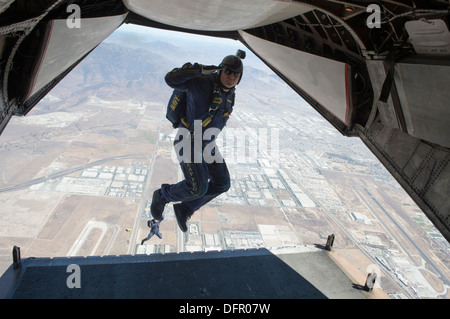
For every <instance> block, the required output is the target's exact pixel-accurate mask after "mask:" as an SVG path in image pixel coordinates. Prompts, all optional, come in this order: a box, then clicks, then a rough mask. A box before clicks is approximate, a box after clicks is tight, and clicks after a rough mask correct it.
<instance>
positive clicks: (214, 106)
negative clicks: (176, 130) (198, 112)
mask: <svg viewBox="0 0 450 319" xmlns="http://www.w3.org/2000/svg"><path fill="white" fill-rule="evenodd" d="M222 102H223V100H222V97H221V96H220V88H219V86H218V84H217V83H216V82H214V91H213V98H212V101H211V106H210V107H209V110H208V112H206V113H205V114H203V115H202V116H201V117H200V119H201V120H202V126H203V127H206V126H208V125H209V123H211V120H212V118H213V117H214V116H217V115H222V116H223V117H227V116H229V115H230V114H231V112H232V109H231V110H230V111H229V110H226V109H219V105H220V104H222ZM231 102H232V101H231V100H229V99H227V101H226V103H230V104H231ZM225 105H226V104H225ZM181 123H183V125H184V126H185V127H186V128H189V126H190V125H191V123H189V122H188V121H186V117H182V118H181Z"/></svg>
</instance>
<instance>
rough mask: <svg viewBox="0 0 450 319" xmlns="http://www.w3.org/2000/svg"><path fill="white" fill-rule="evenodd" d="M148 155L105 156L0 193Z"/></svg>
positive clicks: (7, 188) (3, 189) (8, 188)
mask: <svg viewBox="0 0 450 319" xmlns="http://www.w3.org/2000/svg"><path fill="white" fill-rule="evenodd" d="M147 157H148V155H147V154H128V155H120V156H113V157H108V158H104V159H101V160H98V161H95V162H92V163H89V164H85V165H82V166H78V167H75V168H70V169H68V170H64V171H61V172H57V173H53V174H50V175H45V176H42V177H39V178H36V179H32V180H30V181H27V182H24V183H20V184H16V185H13V186H9V187H5V188H1V189H0V193H5V192H11V191H15V190H18V189H24V188H28V187H30V186H32V185H36V184H40V183H43V182H45V181H47V180H50V179H57V178H61V177H63V176H66V175H69V174H72V173H75V172H78V171H82V170H85V169H87V168H89V167H92V166H96V165H100V164H103V163H106V162H111V161H116V160H120V159H126V158H136V159H137V158H145V159H146V158H147Z"/></svg>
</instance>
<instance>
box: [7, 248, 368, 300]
mask: <svg viewBox="0 0 450 319" xmlns="http://www.w3.org/2000/svg"><path fill="white" fill-rule="evenodd" d="M69 265H72V266H69ZM73 265H77V266H73ZM71 267H72V268H71ZM73 267H78V268H77V270H74V268H73ZM73 276H78V278H76V279H74V277H73ZM77 280H78V286H79V288H78V287H76V281H77ZM71 285H72V286H74V285H75V287H72V288H70V287H69V286H71ZM362 285H364V282H362V283H360V282H358V283H355V282H353V281H352V280H351V279H350V278H349V277H348V276H347V275H346V274H345V273H344V272H343V271H342V270H341V269H340V268H339V267H338V265H337V264H336V263H335V262H334V261H333V259H332V258H331V257H330V252H328V251H326V250H324V249H320V248H318V247H315V246H300V247H295V248H284V249H276V250H272V251H270V250H268V249H265V248H264V249H263V248H261V249H249V250H225V251H209V252H194V253H168V254H151V255H121V256H103V257H99V256H98V257H96V256H92V257H58V258H24V259H22V260H21V261H20V266H19V267H18V269H14V267H13V265H11V267H10V268H9V269H8V270H7V271H6V272H5V273H4V274H3V276H2V277H1V278H0V296H1V297H2V298H12V299H20V298H84V299H91V298H150V299H155V298H167V299H172V298H175V299H202V298H205V299H206V298H212V299H293V298H299V299H311V298H313V299H327V298H329V299H364V298H369V297H372V296H370V295H371V294H372V293H374V292H375V290H374V291H372V293H367V292H365V291H364V290H362Z"/></svg>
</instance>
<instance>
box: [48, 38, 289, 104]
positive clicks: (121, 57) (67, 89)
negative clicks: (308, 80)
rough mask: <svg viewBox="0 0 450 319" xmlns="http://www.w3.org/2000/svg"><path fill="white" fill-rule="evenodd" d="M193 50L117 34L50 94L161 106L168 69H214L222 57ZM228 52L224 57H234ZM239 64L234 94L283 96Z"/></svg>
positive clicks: (275, 81)
mask: <svg viewBox="0 0 450 319" xmlns="http://www.w3.org/2000/svg"><path fill="white" fill-rule="evenodd" d="M192 45H193V44H192V43H191V46H192ZM195 48H196V49H195ZM195 48H192V47H189V45H183V43H180V46H177V45H174V44H173V43H168V42H165V41H163V40H156V41H148V39H145V38H143V37H142V36H139V35H136V34H132V33H127V32H120V30H119V31H116V33H114V34H113V35H112V36H111V37H110V38H108V39H107V40H106V41H105V42H103V43H102V44H100V45H99V46H98V47H97V48H96V49H95V50H94V51H93V52H91V54H89V56H88V57H86V58H85V59H84V60H83V61H82V62H81V63H80V64H79V65H78V66H77V67H76V68H75V69H74V70H73V71H72V72H71V73H69V74H68V75H67V76H66V78H64V79H63V80H62V81H61V82H60V83H59V84H58V86H57V87H56V88H55V89H54V90H53V92H52V93H51V94H53V95H56V96H58V97H60V98H62V99H68V98H70V99H71V100H76V99H84V98H86V97H88V96H94V95H95V96H97V97H99V98H101V99H105V100H126V99H138V100H149V101H154V102H162V103H165V102H166V101H167V100H168V98H169V96H170V92H171V88H170V87H168V86H167V84H166V83H165V81H164V76H165V74H166V73H167V72H169V71H170V70H171V69H172V68H175V67H179V66H181V65H182V64H184V63H185V62H192V63H194V62H198V63H204V64H219V63H220V61H221V60H222V58H223V57H224V56H222V55H224V53H223V52H224V49H223V48H222V50H221V51H220V50H217V48H214V49H212V50H211V54H209V55H208V52H207V50H206V48H208V44H207V43H206V44H204V45H203V47H201V46H199V45H198V44H197V45H196V46H195ZM225 51H226V50H225ZM230 51H231V52H229V53H225V55H226V54H234V53H235V52H232V49H230ZM213 61H216V62H215V63H214V62H213ZM245 63H246V60H244V75H243V78H242V81H241V83H240V84H239V87H238V90H239V91H247V92H252V93H253V95H255V94H258V92H259V93H261V92H264V94H265V95H271V92H273V94H275V95H279V94H280V93H279V90H283V91H285V92H286V87H287V86H286V84H285V83H284V82H283V81H282V80H281V79H279V78H278V77H277V76H276V75H275V74H273V73H271V72H270V71H269V72H270V73H268V72H265V71H263V70H261V69H257V68H254V67H251V66H249V65H246V64H245ZM261 64H262V63H261Z"/></svg>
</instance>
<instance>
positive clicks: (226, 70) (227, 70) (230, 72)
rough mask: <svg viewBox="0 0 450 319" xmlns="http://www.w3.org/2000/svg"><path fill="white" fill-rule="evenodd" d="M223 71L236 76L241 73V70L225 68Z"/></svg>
mask: <svg viewBox="0 0 450 319" xmlns="http://www.w3.org/2000/svg"><path fill="white" fill-rule="evenodd" d="M224 72H225V74H228V75H230V74H234V76H235V77H238V76H240V75H241V72H237V71H233V70H229V69H225V70H224Z"/></svg>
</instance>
